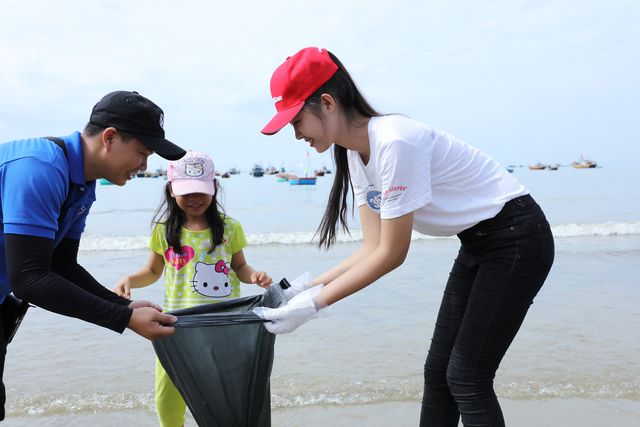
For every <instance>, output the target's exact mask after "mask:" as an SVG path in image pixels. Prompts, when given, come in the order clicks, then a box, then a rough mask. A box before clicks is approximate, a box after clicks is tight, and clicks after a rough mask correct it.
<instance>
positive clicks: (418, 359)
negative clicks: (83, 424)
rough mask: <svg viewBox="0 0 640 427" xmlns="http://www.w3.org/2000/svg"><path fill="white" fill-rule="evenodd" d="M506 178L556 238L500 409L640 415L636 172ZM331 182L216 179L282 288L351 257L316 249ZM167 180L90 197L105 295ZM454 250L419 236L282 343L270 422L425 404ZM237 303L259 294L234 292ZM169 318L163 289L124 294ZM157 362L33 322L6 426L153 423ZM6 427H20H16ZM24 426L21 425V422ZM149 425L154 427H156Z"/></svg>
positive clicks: (515, 348) (64, 323) (14, 353)
mask: <svg viewBox="0 0 640 427" xmlns="http://www.w3.org/2000/svg"><path fill="white" fill-rule="evenodd" d="M514 174H515V176H516V177H517V178H519V179H520V180H521V182H523V184H524V185H525V186H526V187H527V188H528V189H529V190H530V191H531V194H532V195H533V197H534V198H535V199H536V200H537V201H538V202H539V203H540V205H541V206H542V208H543V209H544V211H545V212H546V214H547V217H548V219H549V222H550V223H551V224H552V229H553V232H554V235H555V236H556V260H555V264H554V266H553V269H552V270H551V273H550V275H549V278H548V279H547V282H546V283H545V285H544V287H543V288H542V290H541V292H540V294H539V295H538V297H537V298H536V300H535V302H534V305H533V306H532V308H531V310H530V312H529V315H528V316H527V319H526V320H525V323H524V325H523V327H522V329H521V331H520V333H519V334H518V336H517V337H516V339H515V341H514V343H513V345H512V346H511V348H510V350H509V352H508V353H507V355H506V357H505V358H504V360H503V363H502V365H501V368H500V370H499V371H498V374H497V377H496V391H497V393H498V395H499V396H501V397H507V398H512V399H546V398H557V397H561V398H576V397H577V398H585V399H630V400H633V401H640V364H639V363H638V358H639V355H640V331H639V329H640V328H638V325H640V304H639V302H640V286H638V285H639V283H640V273H639V272H638V265H639V262H638V261H639V260H640V188H639V186H638V185H637V179H634V178H632V177H634V176H635V175H634V174H635V170H634V169H632V168H631V167H624V166H620V167H608V166H607V167H603V168H596V169H587V170H578V169H572V168H570V167H561V168H560V169H559V170H557V171H530V170H528V169H526V168H516V170H515V171H514ZM332 178H333V175H326V176H324V177H319V178H318V180H317V185H315V186H290V185H289V184H288V183H286V182H284V183H282V182H277V180H276V179H275V177H273V176H264V177H261V178H254V177H252V176H250V175H248V174H247V173H246V172H244V173H243V174H241V175H234V176H232V177H231V178H229V179H220V182H221V184H222V186H223V194H222V197H221V200H222V201H223V204H224V207H225V209H226V211H227V213H228V214H229V215H231V216H232V217H234V218H236V219H237V220H239V221H240V223H241V224H242V225H243V228H244V230H245V233H246V234H247V240H248V242H249V245H248V246H247V247H246V248H245V250H244V252H245V255H246V258H247V260H248V262H249V263H250V264H251V265H252V266H254V267H255V268H257V269H262V270H266V271H267V272H269V274H270V275H271V276H272V277H273V278H274V280H278V279H280V278H282V277H287V278H289V279H291V278H293V277H295V276H297V275H298V274H301V273H302V272H304V271H307V270H308V271H311V272H312V273H314V274H319V273H321V272H322V271H324V270H325V269H327V268H330V267H332V266H333V265H335V264H336V263H338V262H340V260H341V259H343V258H344V257H346V256H348V255H349V254H350V253H352V252H353V251H355V250H356V249H357V248H358V245H359V240H360V236H361V233H360V232H359V224H358V221H357V219H354V220H353V221H352V223H351V224H352V234H351V235H341V237H340V242H339V243H338V244H337V245H335V246H334V247H333V248H332V249H331V250H330V251H324V250H321V249H318V247H317V245H316V244H315V242H312V238H313V236H314V231H315V228H316V227H317V225H318V223H319V221H320V219H321V217H322V214H323V212H324V209H325V206H326V200H327V196H328V193H329V190H330V187H331V182H332ZM165 185H166V181H164V180H163V179H162V178H155V179H152V178H145V179H134V180H132V181H131V182H129V183H128V184H127V185H126V186H125V187H122V188H121V187H117V186H113V185H111V186H98V188H97V197H98V200H97V201H96V203H95V205H94V207H93V209H92V212H91V215H90V217H89V220H88V222H87V230H86V233H85V236H84V237H83V240H82V242H81V246H80V254H79V260H80V263H81V264H82V265H83V266H84V267H85V268H86V269H87V270H88V271H90V272H91V273H92V274H93V275H94V277H95V278H96V279H98V280H99V281H100V282H101V283H103V284H104V285H105V286H107V287H109V288H111V287H113V285H114V284H115V283H116V282H117V281H118V279H119V278H120V277H121V276H122V275H124V274H127V273H131V272H133V271H135V270H136V269H138V268H140V267H142V266H143V265H144V263H145V261H146V258H147V255H148V249H146V244H147V239H148V237H149V235H150V225H149V223H150V220H151V218H152V216H153V213H154V212H155V210H156V208H157V207H158V205H159V202H160V200H161V197H162V191H163V187H164V186H165ZM457 250H458V241H457V239H456V238H455V237H454V238H430V237H427V236H421V235H419V234H415V233H414V236H413V241H412V244H411V249H410V252H409V255H408V257H407V259H406V261H405V263H404V264H403V265H402V266H401V267H399V268H398V269H397V270H395V271H393V272H391V273H390V274H388V275H387V276H385V277H384V278H381V279H380V280H378V281H377V282H376V283H374V284H372V285H371V286H369V287H368V288H366V289H365V290H363V291H361V292H359V293H358V294H356V295H353V296H351V297H350V298H347V299H346V300H343V301H341V302H339V303H337V304H335V305H334V306H332V307H331V308H330V312H331V313H330V315H329V316H328V317H324V318H321V319H316V320H312V321H311V322H309V323H308V324H306V325H304V326H303V327H301V328H300V329H298V330H297V331H295V332H294V333H292V334H289V335H282V336H278V338H277V339H276V345H275V360H274V365H273V372H272V375H271V391H272V407H273V410H274V411H278V410H280V409H283V408H296V407H305V406H308V407H312V406H315V405H332V404H335V405H343V404H356V405H357V404H365V403H383V402H394V401H410V402H416V405H419V403H418V402H419V401H420V398H421V394H422V384H423V379H422V378H423V377H422V375H423V374H422V368H423V364H424V360H425V357H426V354H427V350H428V345H429V340H430V337H431V333H432V331H433V326H434V322H435V317H436V314H437V311H438V307H439V303H440V298H441V295H442V291H443V288H444V285H445V283H446V280H447V276H448V272H449V269H450V268H451V265H452V262H453V259H454V258H455V256H456V253H457ZM242 292H243V293H244V294H245V295H249V294H255V293H259V292H261V290H260V289H259V288H257V287H256V286H251V285H243V286H242ZM133 295H134V298H140V299H147V300H151V301H154V302H157V303H160V304H161V303H162V295H163V284H162V280H160V281H158V282H157V283H155V284H153V285H151V286H149V287H147V288H143V289H136V290H134V291H133ZM154 357H155V356H154V353H153V349H152V346H151V344H150V343H149V342H148V341H146V340H145V339H143V338H141V337H139V336H137V335H136V334H135V333H133V332H131V331H126V332H125V333H124V334H123V335H119V334H116V333H114V332H111V331H108V330H105V329H102V328H99V327H97V326H94V325H91V324H88V323H84V322H82V321H78V320H76V319H70V318H66V317H62V316H59V315H55V314H52V313H49V312H46V311H45V310H42V309H39V308H33V309H30V310H29V312H28V314H27V317H26V319H25V321H24V323H23V325H22V326H21V328H20V330H19V332H18V334H17V335H16V337H15V338H14V341H13V342H12V343H11V345H10V346H9V349H8V354H7V361H6V369H5V383H6V387H7V396H8V397H7V405H6V406H7V416H8V423H7V425H56V421H55V420H58V419H61V417H62V419H64V417H66V416H67V417H68V416H76V417H78V416H80V417H82V416H87V415H88V414H95V415H97V416H98V417H99V419H102V420H107V421H105V422H107V424H104V425H114V424H117V423H127V421H125V420H126V419H127V418H126V417H127V414H128V413H140V412H141V411H142V412H143V413H147V414H150V419H153V418H151V415H152V414H153V407H154V404H153V367H154ZM12 419H13V420H14V421H13V422H14V424H11V423H12V421H11V420H12ZM15 420H22V424H20V422H18V421H15ZM25 420H26V421H25ZM151 425H153V424H151Z"/></svg>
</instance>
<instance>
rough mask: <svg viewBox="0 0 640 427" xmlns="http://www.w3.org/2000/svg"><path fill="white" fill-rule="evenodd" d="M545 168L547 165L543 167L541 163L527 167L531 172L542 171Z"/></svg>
mask: <svg viewBox="0 0 640 427" xmlns="http://www.w3.org/2000/svg"><path fill="white" fill-rule="evenodd" d="M546 168H547V165H543V164H542V163H536V164H535V165H529V169H531V170H533V171H539V170H544V169H546Z"/></svg>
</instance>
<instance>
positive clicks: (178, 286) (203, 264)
mask: <svg viewBox="0 0 640 427" xmlns="http://www.w3.org/2000/svg"><path fill="white" fill-rule="evenodd" d="M167 179H168V183H167V186H166V188H165V201H164V202H163V204H162V206H161V207H160V209H159V210H158V213H157V214H156V218H154V222H156V225H155V227H154V229H153V234H152V235H151V241H150V244H149V246H150V248H151V253H150V254H149V259H148V261H147V265H146V266H145V267H144V268H142V269H140V270H138V271H137V272H135V273H133V274H132V275H130V276H125V277H123V278H122V279H121V280H120V282H119V283H118V284H117V285H116V286H115V288H114V291H115V292H116V293H117V294H118V295H121V296H124V297H126V298H130V297H131V288H140V287H143V286H147V285H150V284H151V283H153V282H155V281H156V280H158V279H159V278H160V275H161V274H162V272H163V271H164V275H165V279H166V284H165V293H164V309H165V310H175V309H178V308H187V307H193V306H195V305H199V304H207V303H212V302H215V301H220V300H221V299H227V298H235V297H238V296H240V284H239V281H238V279H240V281H242V282H243V283H255V284H257V285H258V286H261V287H263V288H266V287H269V285H271V277H269V275H268V274H267V273H265V272H264V271H256V270H254V269H253V268H252V267H251V266H250V265H249V264H247V261H246V260H245V257H244V254H243V252H242V248H244V247H245V246H246V244H247V242H246V239H245V236H244V232H243V231H242V227H241V226H240V224H239V223H238V222H237V221H235V220H234V219H232V218H231V217H229V216H227V215H225V214H224V212H223V211H222V210H221V209H220V210H218V206H219V204H218V202H217V200H216V194H217V190H218V182H217V180H216V179H215V174H214V165H213V161H212V160H211V158H210V157H209V156H207V155H206V154H202V153H197V152H195V151H188V152H187V154H186V155H185V156H184V157H183V158H182V159H180V160H177V161H173V162H169V167H168V169H167ZM155 389H156V409H157V411H158V417H159V418H160V423H161V425H162V426H163V427H165V426H181V425H183V424H184V417H185V411H186V404H185V402H184V400H183V399H182V397H181V396H180V393H179V392H178V390H177V389H176V388H175V386H174V385H173V382H172V381H171V379H170V378H169V377H168V376H167V374H166V372H165V371H164V369H163V368H162V365H160V362H159V361H157V360H156V386H155Z"/></svg>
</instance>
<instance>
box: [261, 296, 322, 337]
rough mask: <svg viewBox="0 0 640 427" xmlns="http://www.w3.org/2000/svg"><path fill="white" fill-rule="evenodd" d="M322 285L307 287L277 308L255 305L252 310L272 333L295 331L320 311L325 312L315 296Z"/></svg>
mask: <svg viewBox="0 0 640 427" xmlns="http://www.w3.org/2000/svg"><path fill="white" fill-rule="evenodd" d="M323 287H324V286H323V285H318V286H314V287H312V288H311V289H307V290H306V291H303V292H301V293H299V294H298V295H296V296H295V297H293V298H292V299H291V301H289V302H287V304H286V305H283V306H282V307H279V308H268V307H255V308H254V309H253V312H254V313H255V314H257V315H258V316H259V317H260V318H262V319H264V320H269V322H265V323H264V327H265V328H267V330H268V331H269V332H271V333H272V334H288V333H289V332H293V331H295V330H296V329H297V328H298V327H299V326H300V325H302V324H303V323H306V322H307V321H309V320H310V319H312V318H314V317H316V315H317V314H318V313H320V312H322V313H325V312H326V309H324V308H323V307H320V306H318V304H316V297H317V296H318V294H319V293H320V291H321V290H322V288H323Z"/></svg>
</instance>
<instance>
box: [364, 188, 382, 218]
mask: <svg viewBox="0 0 640 427" xmlns="http://www.w3.org/2000/svg"><path fill="white" fill-rule="evenodd" d="M365 192H366V194H367V204H368V205H369V207H370V208H371V209H372V210H374V211H376V212H380V204H381V203H382V193H380V192H379V191H378V190H376V189H375V188H374V187H373V185H369V186H368V187H367V189H366V190H365Z"/></svg>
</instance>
